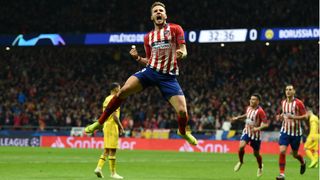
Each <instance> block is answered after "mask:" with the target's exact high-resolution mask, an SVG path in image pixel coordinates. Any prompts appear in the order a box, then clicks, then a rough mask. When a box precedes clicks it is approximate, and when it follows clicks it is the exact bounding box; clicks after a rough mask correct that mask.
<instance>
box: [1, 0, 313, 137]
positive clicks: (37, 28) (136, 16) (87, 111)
mask: <svg viewBox="0 0 320 180" xmlns="http://www.w3.org/2000/svg"><path fill="white" fill-rule="evenodd" d="M162 2H164V3H165V4H167V13H168V17H169V18H168V21H169V22H176V23H178V24H180V25H181V26H182V27H183V28H184V29H185V30H191V29H192V30H197V29H219V28H251V27H253V28H262V27H286V26H291V27H294V26H316V25H319V17H318V12H319V9H318V6H314V4H318V3H319V2H318V1H315V0H310V1H300V0H290V1H281V2H280V1H278V0H268V1H256V0H249V1H231V0H217V1H211V0H204V1H191V0H183V3H169V1H162ZM146 3H147V2H146V1H143V0H136V1H124V0H120V1H119V0H108V1H102V0H93V1H90V2H89V1H84V0H80V1H79V0H71V1H62V0H57V1H37V3H34V1H22V0H17V1H14V2H9V1H1V2H0V10H1V12H2V14H4V16H1V17H0V21H1V22H2V26H0V33H1V34H18V33H88V32H127V31H129V32H140V31H143V32H145V31H149V30H150V29H151V28H152V27H153V26H152V23H151V21H150V19H149V18H150V16H149V13H150V9H149V6H150V5H151V2H148V3H147V4H146ZM61 4H63V6H61ZM142 4H146V5H145V6H143V5H142ZM274 4H277V6H273V5H274ZM48 7H50V8H48ZM146 7H147V8H146ZM194 7H197V9H201V10H199V11H194ZM296 7H299V8H296ZM14 11H20V12H21V11H23V12H24V13H23V16H21V14H22V13H12V12H14ZM34 12H37V13H34ZM190 12H192V13H190ZM5 15H10V18H8V16H5ZM119 22H121V23H119ZM187 47H188V52H189V53H188V58H187V60H185V61H183V62H182V63H181V66H180V68H181V75H180V76H179V78H178V79H179V82H180V84H181V86H182V88H183V90H184V92H185V95H186V98H187V103H188V110H189V115H190V125H191V126H192V128H193V130H199V131H201V130H203V129H221V128H222V124H223V123H224V122H225V121H227V120H228V118H229V117H230V116H231V115H235V114H242V113H244V108H245V107H246V106H247V105H248V99H249V96H250V94H251V93H253V92H258V93H260V94H262V97H263V99H262V106H263V107H264V109H265V111H266V113H267V116H268V119H270V120H272V124H271V126H270V127H269V129H268V130H277V128H279V123H277V122H275V121H274V119H275V115H276V111H277V109H278V107H279V103H280V100H281V99H282V98H283V95H284V94H283V93H284V92H283V89H284V86H285V84H287V83H293V84H294V85H295V86H296V88H297V97H298V98H300V99H302V100H303V101H304V102H305V104H306V105H307V106H311V107H312V108H313V109H314V110H315V112H317V113H318V110H319V102H318V100H319V94H318V92H319V76H318V72H319V62H318V58H319V49H318V48H319V45H318V44H317V43H316V42H314V41H313V42H302V41H301V42H288V43H284V42H281V43H280V42H279V43H271V45H270V46H269V47H266V46H265V45H264V44H262V43H258V42H257V43H246V44H244V43H236V44H227V45H226V47H223V48H222V47H220V46H219V45H217V44H207V45H199V44H188V45H187ZM129 48H130V47H129V46H125V45H122V46H107V47H102V46H99V47H80V46H78V47H63V48H56V47H50V48H48V47H36V48H12V49H11V50H10V51H4V50H2V51H1V52H0V67H1V71H0V126H3V125H13V126H14V127H15V128H21V127H28V126H36V127H39V129H40V130H44V129H46V127H49V126H60V127H69V126H70V127H71V126H85V125H87V124H88V123H90V122H92V120H94V119H95V118H97V116H98V115H99V114H100V113H101V105H102V102H103V100H104V97H105V96H106V95H107V94H108V92H107V88H108V84H110V83H112V82H114V81H118V82H119V83H121V84H123V83H124V81H125V80H126V79H127V78H128V77H129V76H130V75H131V74H132V73H134V72H136V71H139V70H140V69H141V68H142V67H141V66H140V65H138V63H136V62H135V61H134V60H132V59H131V58H130V57H129V55H128V51H129ZM138 50H139V52H140V53H142V54H144V52H143V47H142V46H139V47H138ZM160 96H161V94H160V93H159V91H158V90H157V89H155V88H151V89H146V90H145V91H143V92H142V93H140V94H137V95H134V96H132V97H130V98H129V99H127V101H126V103H125V104H124V105H123V107H122V118H121V119H122V123H123V124H124V127H125V128H127V129H131V128H176V127H177V121H176V119H177V118H176V114H175V113H174V112H173V109H172V108H171V107H170V105H169V104H168V103H167V102H165V101H164V100H162V99H160V98H159V97H160ZM242 126H243V124H241V123H236V124H233V126H232V128H233V129H241V128H242Z"/></svg>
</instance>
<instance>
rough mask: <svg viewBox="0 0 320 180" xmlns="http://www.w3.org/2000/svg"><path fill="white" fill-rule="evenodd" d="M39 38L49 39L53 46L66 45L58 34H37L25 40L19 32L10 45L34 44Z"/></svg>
mask: <svg viewBox="0 0 320 180" xmlns="http://www.w3.org/2000/svg"><path fill="white" fill-rule="evenodd" d="M40 40H49V41H50V42H51V43H52V45H54V46H60V45H66V43H65V42H64V40H63V38H62V37H61V36H60V35H59V34H40V35H39V36H37V37H33V38H31V39H29V40H26V39H25V38H24V36H23V34H20V35H18V36H17V37H16V38H15V40H14V41H13V42H12V46H36V45H37V43H39V41H40Z"/></svg>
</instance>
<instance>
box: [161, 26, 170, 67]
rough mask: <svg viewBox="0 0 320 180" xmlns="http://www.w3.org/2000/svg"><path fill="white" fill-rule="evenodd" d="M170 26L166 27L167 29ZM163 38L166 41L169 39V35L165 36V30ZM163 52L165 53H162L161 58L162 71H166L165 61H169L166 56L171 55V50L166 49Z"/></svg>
mask: <svg viewBox="0 0 320 180" xmlns="http://www.w3.org/2000/svg"><path fill="white" fill-rule="evenodd" d="M168 27H169V26H168ZM168 27H167V28H166V31H167V30H168V29H169V28H168ZM163 38H164V40H165V41H168V36H165V34H164V32H163ZM163 53H164V54H163V55H162V59H161V66H160V72H163V73H166V71H165V70H164V65H165V62H167V61H166V58H167V57H168V56H169V54H168V53H169V51H166V50H164V52H163Z"/></svg>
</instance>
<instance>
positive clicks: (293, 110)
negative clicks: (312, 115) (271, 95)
mask: <svg viewBox="0 0 320 180" xmlns="http://www.w3.org/2000/svg"><path fill="white" fill-rule="evenodd" d="M281 108H282V113H283V114H284V120H283V121H282V127H281V129H280V132H283V133H286V134H288V135H290V136H301V135H302V128H301V122H300V120H293V119H289V118H287V117H286V115H294V116H301V115H304V114H306V109H305V107H304V104H303V102H302V101H301V100H300V99H297V98H294V99H293V101H291V102H289V101H288V100H287V99H285V100H282V102H281Z"/></svg>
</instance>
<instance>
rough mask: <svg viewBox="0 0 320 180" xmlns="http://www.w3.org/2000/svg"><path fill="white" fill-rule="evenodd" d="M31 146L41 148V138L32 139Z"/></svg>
mask: <svg viewBox="0 0 320 180" xmlns="http://www.w3.org/2000/svg"><path fill="white" fill-rule="evenodd" d="M30 146H31V147H36V146H40V141H39V138H36V137H33V138H31V140H30Z"/></svg>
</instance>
